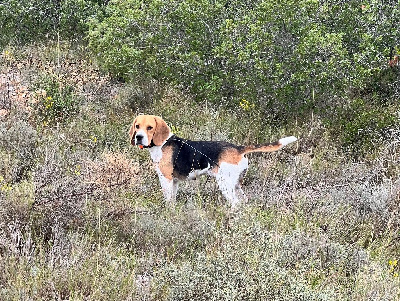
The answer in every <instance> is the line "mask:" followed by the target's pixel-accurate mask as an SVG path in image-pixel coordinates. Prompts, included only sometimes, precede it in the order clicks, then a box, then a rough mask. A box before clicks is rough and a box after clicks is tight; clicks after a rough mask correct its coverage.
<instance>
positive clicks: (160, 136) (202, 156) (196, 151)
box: [129, 115, 297, 207]
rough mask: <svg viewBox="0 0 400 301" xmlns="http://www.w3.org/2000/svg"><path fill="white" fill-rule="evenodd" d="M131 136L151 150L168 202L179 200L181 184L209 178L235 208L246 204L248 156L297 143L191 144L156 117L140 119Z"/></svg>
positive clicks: (284, 139)
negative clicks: (191, 180) (242, 186)
mask: <svg viewBox="0 0 400 301" xmlns="http://www.w3.org/2000/svg"><path fill="white" fill-rule="evenodd" d="M129 136H130V142H131V144H132V145H137V146H139V148H141V149H143V148H147V149H148V150H149V152H150V156H151V159H152V160H153V163H154V166H155V169H156V171H157V174H158V177H159V179H160V184H161V187H162V191H163V194H164V197H165V199H166V200H167V201H174V200H175V198H176V192H177V189H178V183H179V181H182V180H186V179H196V178H197V177H199V176H201V175H203V174H208V175H211V176H213V177H215V178H216V180H217V183H218V186H219V188H220V190H221V192H222V194H223V195H224V196H225V198H226V199H227V200H228V201H229V202H230V203H231V206H232V207H236V206H237V205H238V204H240V202H241V201H246V196H245V194H244V192H243V190H242V188H241V185H240V184H241V181H242V180H243V177H244V175H245V173H246V171H247V168H248V159H247V158H246V157H245V155H246V154H249V153H254V152H273V151H277V150H279V149H281V148H282V147H284V146H285V145H287V144H289V143H292V142H294V141H296V140H297V138H296V137H293V136H290V137H286V138H282V139H280V140H279V141H277V142H274V143H272V144H260V145H250V146H237V145H234V144H232V143H228V142H222V141H190V140H186V139H182V138H180V137H178V136H176V135H174V134H173V133H172V132H171V129H170V128H169V127H168V125H167V124H166V122H165V121H164V120H163V119H162V118H161V117H158V116H153V115H139V116H138V117H137V118H136V119H135V120H134V122H133V124H132V126H131V128H130V130H129Z"/></svg>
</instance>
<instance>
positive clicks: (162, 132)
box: [129, 115, 171, 148]
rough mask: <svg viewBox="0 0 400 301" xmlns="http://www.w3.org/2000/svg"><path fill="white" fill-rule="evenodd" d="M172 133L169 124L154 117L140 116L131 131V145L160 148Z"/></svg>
mask: <svg viewBox="0 0 400 301" xmlns="http://www.w3.org/2000/svg"><path fill="white" fill-rule="evenodd" d="M170 133H171V130H170V128H169V126H168V125H167V123H166V122H165V121H164V120H162V118H161V117H158V116H154V115H139V116H138V117H136V119H135V120H134V121H133V124H132V126H131V128H130V130H129V136H130V139H131V144H132V145H138V146H139V147H140V148H143V147H151V146H152V145H157V146H160V145H162V144H163V142H164V141H165V140H167V139H168V137H169V135H170Z"/></svg>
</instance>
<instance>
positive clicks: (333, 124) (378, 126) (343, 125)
mask: <svg viewBox="0 0 400 301" xmlns="http://www.w3.org/2000/svg"><path fill="white" fill-rule="evenodd" d="M326 122H327V124H328V125H329V128H330V131H331V135H332V137H335V138H336V139H337V140H338V141H339V143H340V144H341V145H342V147H343V148H344V149H345V150H346V151H348V152H349V153H350V154H351V155H352V156H353V157H356V158H357V157H363V156H365V155H367V154H371V155H373V154H376V153H377V151H378V150H379V149H380V147H381V146H382V145H383V143H384V141H385V140H386V139H388V138H389V137H390V132H391V131H392V130H395V129H398V128H399V126H400V121H399V119H398V116H397V114H396V113H395V109H391V108H390V107H388V106H385V105H383V106H379V105H376V104H373V103H372V102H369V103H368V102H367V101H364V100H362V99H355V100H354V101H352V102H351V103H350V104H349V105H348V106H345V107H343V108H340V109H338V110H337V112H336V115H334V116H331V119H329V120H328V119H327V120H326Z"/></svg>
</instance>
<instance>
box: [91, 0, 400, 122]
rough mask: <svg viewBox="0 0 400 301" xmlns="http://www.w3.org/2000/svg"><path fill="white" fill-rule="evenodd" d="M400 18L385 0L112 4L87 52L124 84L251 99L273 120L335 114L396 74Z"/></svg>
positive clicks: (234, 100)
mask: <svg viewBox="0 0 400 301" xmlns="http://www.w3.org/2000/svg"><path fill="white" fill-rule="evenodd" d="M398 12H399V5H398V4H396V3H395V2H392V3H387V4H380V2H379V1H371V2H370V3H369V4H368V5H361V4H360V3H359V2H356V1H348V2H346V3H331V2H321V1H310V0H307V1H306V0H304V1H290V0H285V1H270V0H269V1H255V2H252V3H251V4H244V3H243V2H241V1H223V0H219V1H214V2H212V3H211V2H210V1H162V2H161V1H147V2H143V1H138V0H124V1H112V2H110V4H109V5H108V6H107V9H106V12H105V14H104V15H102V17H101V18H97V19H92V21H91V22H90V30H89V45H90V48H91V49H92V50H93V52H94V53H95V54H96V56H97V58H98V59H99V62H100V64H101V65H102V66H103V68H105V69H107V70H110V71H111V72H113V73H114V74H115V75H117V76H119V77H122V78H125V79H133V78H137V77H143V76H145V77H149V78H155V79H157V80H161V81H167V82H172V83H174V84H176V85H178V86H180V87H182V88H183V89H188V90H189V91H190V92H192V93H193V94H194V95H196V97H197V98H198V99H201V100H203V99H206V98H207V99H209V100H213V101H217V102H220V101H223V100H227V101H228V103H229V104H238V103H239V102H240V101H241V100H243V99H245V100H246V101H248V102H250V103H256V104H257V105H258V108H260V109H262V110H266V111H268V112H269V113H270V114H271V113H272V118H273V117H276V115H278V116H279V115H280V116H282V115H286V114H288V113H290V112H293V111H294V110H295V111H296V115H298V113H301V112H308V111H309V110H311V109H313V110H318V111H325V110H331V109H332V108H335V107H337V106H339V105H340V102H339V101H338V99H340V98H343V97H346V96H348V92H349V90H359V89H363V88H364V86H365V85H366V83H367V82H368V81H369V80H370V78H371V76H373V75H375V74H377V72H380V70H383V69H386V68H388V65H387V62H388V60H389V59H390V58H393V55H394V54H396V53H397V52H398V50H399V49H398V47H399V45H400V41H399V36H400V32H399V28H398V27H394V26H393V24H394V23H393V22H395V21H396V18H398V15H399V14H398ZM298 110H300V112H299V111H298Z"/></svg>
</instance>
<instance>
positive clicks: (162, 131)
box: [153, 116, 171, 146]
mask: <svg viewBox="0 0 400 301" xmlns="http://www.w3.org/2000/svg"><path fill="white" fill-rule="evenodd" d="M154 119H155V120H156V124H157V125H156V130H155V132H154V136H153V143H154V144H155V145H157V146H160V145H162V144H163V142H164V141H165V140H167V139H168V136H169V134H170V133H171V129H170V128H169V126H168V125H167V123H166V122H165V121H164V120H162V119H161V118H160V117H158V116H154Z"/></svg>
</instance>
